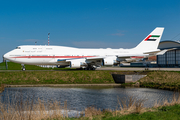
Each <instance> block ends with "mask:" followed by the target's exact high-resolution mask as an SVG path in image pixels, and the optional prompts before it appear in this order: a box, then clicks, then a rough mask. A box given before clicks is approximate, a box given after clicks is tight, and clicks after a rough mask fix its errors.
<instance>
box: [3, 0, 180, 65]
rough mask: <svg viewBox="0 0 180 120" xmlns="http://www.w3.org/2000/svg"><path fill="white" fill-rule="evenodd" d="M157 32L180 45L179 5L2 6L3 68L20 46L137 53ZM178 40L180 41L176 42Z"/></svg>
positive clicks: (24, 2) (158, 1)
mask: <svg viewBox="0 0 180 120" xmlns="http://www.w3.org/2000/svg"><path fill="white" fill-rule="evenodd" d="M155 27H165V31H164V33H163V37H162V39H161V41H163V40H180V35H179V36H177V35H178V34H179V33H180V1H179V0H173V1H172V0H51V1H50V0H4V1H1V4H0V42H1V44H0V62H1V61H2V56H3V54H5V53H6V52H8V51H10V50H12V49H14V48H15V47H16V46H19V45H34V44H35V42H36V41H37V44H38V45H45V44H46V45H47V44H48V41H47V39H48V36H47V34H48V32H50V45H60V46H71V47H78V48H84V47H87V48H99V47H100V48H107V47H110V48H131V47H135V46H136V45H137V44H138V43H139V42H140V41H141V40H142V39H144V38H145V37H146V36H147V35H148V34H149V33H150V32H151V31H152V30H153V29H154V28H155ZM175 36H177V37H176V38H174V37H175Z"/></svg>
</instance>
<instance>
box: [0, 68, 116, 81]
mask: <svg viewBox="0 0 180 120" xmlns="http://www.w3.org/2000/svg"><path fill="white" fill-rule="evenodd" d="M0 83H2V84H83V83H84V84H85V83H114V80H113V78H112V76H111V71H83V70H74V71H73V70H70V71H13V72H4V71H3V72H0Z"/></svg>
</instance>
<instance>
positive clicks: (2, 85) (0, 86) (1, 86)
mask: <svg viewBox="0 0 180 120" xmlns="http://www.w3.org/2000/svg"><path fill="white" fill-rule="evenodd" d="M4 88H5V85H4V84H1V85H0V93H1V92H3V90H4Z"/></svg>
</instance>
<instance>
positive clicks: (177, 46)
mask: <svg viewBox="0 0 180 120" xmlns="http://www.w3.org/2000/svg"><path fill="white" fill-rule="evenodd" d="M158 49H160V50H165V49H168V51H167V52H166V53H164V54H163V55H158V56H157V66H158V67H180V41H171V40H167V41H162V42H160V43H159V46H158Z"/></svg>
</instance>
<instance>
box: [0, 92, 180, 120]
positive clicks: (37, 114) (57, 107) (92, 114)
mask: <svg viewBox="0 0 180 120" xmlns="http://www.w3.org/2000/svg"><path fill="white" fill-rule="evenodd" d="M144 102H145V99H136V98H135V97H128V98H120V97H118V105H117V106H118V107H117V109H116V110H110V109H107V110H100V109H96V108H95V107H88V108H86V109H85V110H84V111H82V112H81V114H84V116H83V117H80V116H79V115H78V113H77V117H78V118H74V119H102V118H106V117H107V115H110V116H109V117H113V116H114V117H120V116H124V115H128V114H132V113H134V114H142V113H144V112H150V111H157V110H164V111H165V110H166V107H164V106H172V105H177V104H180V94H178V95H177V93H176V94H175V93H174V95H173V97H172V99H171V100H169V101H168V100H167V99H164V101H163V102H160V101H158V102H156V103H155V104H154V107H153V108H145V107H144V106H143V105H144ZM68 117H69V116H68V109H67V102H66V101H65V102H64V105H62V104H61V102H58V101H52V102H45V101H43V100H40V99H38V101H36V102H35V101H33V99H32V100H27V101H23V99H22V96H19V97H18V99H17V101H16V102H13V104H11V105H10V104H4V103H2V102H0V119H1V120H63V119H69V118H68Z"/></svg>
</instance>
